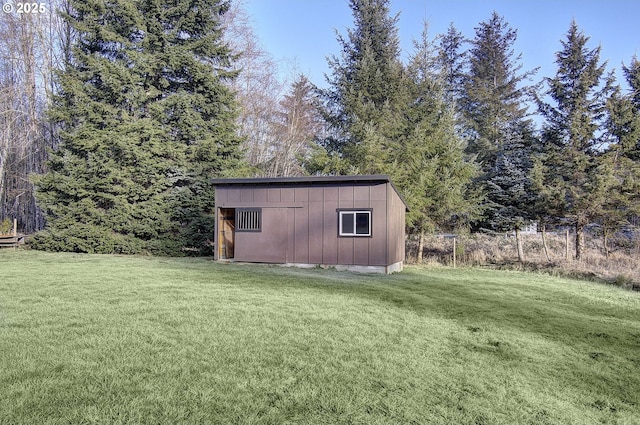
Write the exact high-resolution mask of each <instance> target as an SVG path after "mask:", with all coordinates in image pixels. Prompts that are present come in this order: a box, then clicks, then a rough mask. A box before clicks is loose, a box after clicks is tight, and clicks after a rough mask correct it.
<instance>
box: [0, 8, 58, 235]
mask: <svg viewBox="0 0 640 425" xmlns="http://www.w3.org/2000/svg"><path fill="white" fill-rule="evenodd" d="M64 5H65V1H63V0H53V1H50V2H48V3H47V4H46V5H45V4H44V3H43V4H42V6H46V7H45V8H44V10H40V9H38V10H37V11H38V13H29V14H28V13H15V12H14V13H2V14H1V15H0V221H2V220H4V219H5V218H10V219H13V218H15V219H17V221H18V227H19V228H20V229H21V230H24V231H25V232H34V231H37V230H40V229H41V228H42V227H43V226H44V220H43V218H42V214H41V212H40V210H39V208H38V207H37V205H36V201H35V189H34V187H33V184H32V183H31V181H30V180H29V175H30V174H31V173H41V172H43V170H44V166H45V161H46V158H47V147H51V146H53V145H55V137H54V134H53V132H52V129H51V128H50V127H49V126H47V123H46V118H45V109H46V107H47V105H48V104H49V101H50V99H51V94H52V93H53V92H54V91H55V84H54V82H53V73H54V69H55V68H56V67H59V66H60V65H61V57H62V53H63V46H62V43H61V40H62V39H63V38H62V34H63V32H64V30H65V28H64V25H62V23H61V20H60V19H59V17H58V14H56V13H55V9H56V8H58V7H64Z"/></svg>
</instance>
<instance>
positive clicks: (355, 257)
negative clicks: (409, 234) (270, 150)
mask: <svg viewBox="0 0 640 425" xmlns="http://www.w3.org/2000/svg"><path fill="white" fill-rule="evenodd" d="M215 202H216V214H218V213H219V208H251V206H252V205H255V206H256V207H258V208H262V228H261V231H260V232H237V233H236V235H235V236H236V241H235V259H236V260H238V261H249V262H267V263H285V262H293V263H301V264H326V265H337V264H342V265H362V266H367V265H370V266H387V265H390V264H393V263H396V262H400V261H403V260H404V255H405V252H404V231H405V228H404V226H405V222H404V220H405V208H406V207H405V205H404V203H403V202H402V200H401V199H400V197H399V196H398V194H397V193H396V191H395V189H394V188H393V187H392V186H391V184H390V183H384V182H376V183H374V184H368V185H367V184H356V185H341V184H333V183H330V184H327V185H326V186H308V187H307V186H299V187H298V186H287V185H283V186H282V187H274V186H269V187H265V186H257V187H251V186H247V187H234V186H231V187H217V188H216V200H215ZM287 203H291V204H292V206H291V207H289V206H287ZM234 204H237V206H234ZM269 204H274V205H273V206H269ZM275 204H277V205H275ZM293 204H295V206H293ZM342 208H349V209H351V208H353V209H359V208H362V209H371V210H372V216H371V230H372V235H371V237H339V235H338V213H337V210H338V209H342ZM218 221H219V220H216V235H214V237H216V238H217V237H218V235H217V231H218V229H217V227H218V226H219V225H220V223H219V222H218ZM216 246H217V245H216ZM216 255H217V252H216Z"/></svg>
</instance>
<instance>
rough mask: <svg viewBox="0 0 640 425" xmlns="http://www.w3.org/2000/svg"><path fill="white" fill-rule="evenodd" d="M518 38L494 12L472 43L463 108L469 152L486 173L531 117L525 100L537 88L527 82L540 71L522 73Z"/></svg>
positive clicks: (462, 102)
mask: <svg viewBox="0 0 640 425" xmlns="http://www.w3.org/2000/svg"><path fill="white" fill-rule="evenodd" d="M516 38H517V32H516V30H514V29H512V28H511V27H510V26H509V25H508V24H507V23H506V22H505V20H504V18H502V17H501V16H499V15H498V14H497V13H496V12H494V13H493V14H492V16H491V18H490V19H489V21H487V22H482V23H480V25H479V26H478V27H477V28H476V36H475V38H474V39H473V40H471V49H470V50H469V53H468V54H469V69H468V73H467V75H466V76H465V78H464V83H463V85H464V90H463V95H462V98H461V107H462V110H463V113H464V116H465V118H466V122H467V124H468V125H469V126H470V127H471V129H472V131H473V132H472V136H471V140H470V143H469V152H470V153H473V154H475V155H477V156H478V161H479V162H480V164H481V165H482V169H483V171H485V172H487V171H489V170H491V168H492V167H493V166H494V162H495V160H496V158H497V154H498V151H499V150H500V145H501V143H503V141H504V140H505V135H506V134H507V132H509V131H511V130H510V129H512V128H514V127H518V126H519V125H518V123H519V122H524V121H525V120H526V117H527V108H526V106H525V100H526V97H527V96H528V95H529V94H530V93H531V92H532V90H533V87H532V86H530V85H526V84H524V82H525V81H526V80H527V79H528V78H529V77H531V76H532V75H533V74H534V73H535V72H536V70H533V71H527V72H524V73H522V74H518V72H519V71H520V69H521V67H522V65H521V64H520V63H519V62H520V60H521V55H518V56H514V51H513V45H514V43H515V41H516Z"/></svg>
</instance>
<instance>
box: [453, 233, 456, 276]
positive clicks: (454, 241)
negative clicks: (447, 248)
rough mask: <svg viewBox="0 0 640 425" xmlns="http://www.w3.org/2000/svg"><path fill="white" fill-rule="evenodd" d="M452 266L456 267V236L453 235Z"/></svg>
mask: <svg viewBox="0 0 640 425" xmlns="http://www.w3.org/2000/svg"><path fill="white" fill-rule="evenodd" d="M453 268H454V269H455V268H456V237H455V236H454V237H453Z"/></svg>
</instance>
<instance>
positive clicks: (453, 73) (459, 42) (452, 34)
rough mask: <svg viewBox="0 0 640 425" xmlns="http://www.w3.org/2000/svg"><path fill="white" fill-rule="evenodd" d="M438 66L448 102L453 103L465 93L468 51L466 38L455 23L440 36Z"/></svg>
mask: <svg viewBox="0 0 640 425" xmlns="http://www.w3.org/2000/svg"><path fill="white" fill-rule="evenodd" d="M439 39H440V40H439V45H438V64H439V67H440V70H441V72H442V74H443V77H444V82H445V89H446V93H447V101H448V102H450V103H453V102H454V101H455V100H456V99H458V98H459V97H460V96H461V95H462V93H463V87H464V86H463V85H464V76H465V62H466V51H465V50H462V46H463V44H464V43H465V38H464V36H463V35H462V33H461V32H460V31H458V30H457V29H456V28H455V27H454V26H453V23H451V24H450V25H449V28H447V32H446V33H445V34H442V35H440V36H439Z"/></svg>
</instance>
